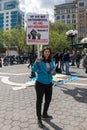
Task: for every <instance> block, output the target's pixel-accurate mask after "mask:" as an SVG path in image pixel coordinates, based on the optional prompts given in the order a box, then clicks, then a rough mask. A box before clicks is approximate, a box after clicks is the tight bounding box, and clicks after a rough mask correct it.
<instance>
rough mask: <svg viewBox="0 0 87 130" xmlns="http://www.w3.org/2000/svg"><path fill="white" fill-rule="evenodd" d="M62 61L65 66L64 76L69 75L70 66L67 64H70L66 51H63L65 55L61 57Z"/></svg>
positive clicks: (68, 54)
mask: <svg viewBox="0 0 87 130" xmlns="http://www.w3.org/2000/svg"><path fill="white" fill-rule="evenodd" d="M63 60H64V64H65V73H66V75H71V74H70V70H69V68H70V65H69V63H70V52H69V51H67V50H66V51H65V53H64V55H63Z"/></svg>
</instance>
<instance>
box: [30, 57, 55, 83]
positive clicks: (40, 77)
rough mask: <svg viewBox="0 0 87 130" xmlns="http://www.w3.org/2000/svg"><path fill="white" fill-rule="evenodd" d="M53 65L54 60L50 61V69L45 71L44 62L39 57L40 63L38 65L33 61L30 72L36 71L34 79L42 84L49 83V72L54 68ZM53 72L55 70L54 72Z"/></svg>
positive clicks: (50, 76)
mask: <svg viewBox="0 0 87 130" xmlns="http://www.w3.org/2000/svg"><path fill="white" fill-rule="evenodd" d="M54 67H55V65H54V62H53V61H51V62H50V71H49V72H48V71H47V67H46V63H45V62H44V61H43V60H42V59H40V65H39V66H38V64H37V62H36V61H35V62H34V64H33V66H32V72H36V73H37V76H36V81H39V82H40V83H43V84H50V83H51V82H52V75H50V72H51V71H52V70H53V69H54ZM54 74H55V72H54Z"/></svg>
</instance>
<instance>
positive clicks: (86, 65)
mask: <svg viewBox="0 0 87 130" xmlns="http://www.w3.org/2000/svg"><path fill="white" fill-rule="evenodd" d="M83 67H84V68H85V73H87V54H86V56H85V57H84V59H83Z"/></svg>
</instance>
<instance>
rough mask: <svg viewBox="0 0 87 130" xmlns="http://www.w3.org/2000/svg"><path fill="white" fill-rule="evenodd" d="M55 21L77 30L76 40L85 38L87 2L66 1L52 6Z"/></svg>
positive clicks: (86, 34)
mask: <svg viewBox="0 0 87 130" xmlns="http://www.w3.org/2000/svg"><path fill="white" fill-rule="evenodd" d="M54 16H55V20H56V21H59V22H63V23H65V24H70V25H72V26H73V28H74V30H78V40H79V41H80V40H81V39H82V38H84V37H87V0H72V2H71V0H66V3H64V4H61V5H55V6H54Z"/></svg>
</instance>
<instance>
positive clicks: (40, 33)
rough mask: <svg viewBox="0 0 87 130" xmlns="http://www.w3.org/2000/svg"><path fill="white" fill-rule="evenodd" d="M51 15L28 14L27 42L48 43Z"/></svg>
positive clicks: (29, 43)
mask: <svg viewBox="0 0 87 130" xmlns="http://www.w3.org/2000/svg"><path fill="white" fill-rule="evenodd" d="M48 42H49V16H48V15H47V14H27V44H28V45H33V44H45V45H46V44H48Z"/></svg>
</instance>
